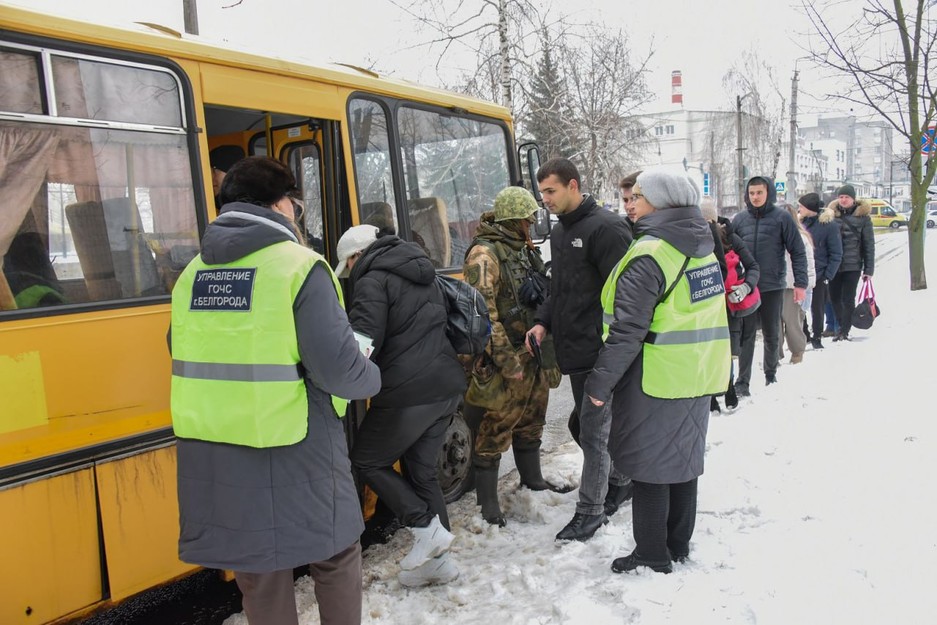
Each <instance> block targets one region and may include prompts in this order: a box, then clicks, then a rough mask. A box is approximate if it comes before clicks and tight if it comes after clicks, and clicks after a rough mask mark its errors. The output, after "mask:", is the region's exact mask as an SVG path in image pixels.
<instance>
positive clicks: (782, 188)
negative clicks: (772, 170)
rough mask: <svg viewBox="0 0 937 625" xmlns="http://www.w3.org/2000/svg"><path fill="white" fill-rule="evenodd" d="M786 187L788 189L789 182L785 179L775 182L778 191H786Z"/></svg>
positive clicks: (775, 188)
mask: <svg viewBox="0 0 937 625" xmlns="http://www.w3.org/2000/svg"><path fill="white" fill-rule="evenodd" d="M785 189H787V183H786V182H784V181H783V180H778V181H777V182H775V183H774V190H775V191H777V192H778V193H786V191H785Z"/></svg>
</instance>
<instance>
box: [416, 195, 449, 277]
mask: <svg viewBox="0 0 937 625" xmlns="http://www.w3.org/2000/svg"><path fill="white" fill-rule="evenodd" d="M407 208H408V210H409V211H410V230H411V231H412V232H413V238H414V239H417V237H419V238H421V239H422V241H423V246H424V247H425V248H426V254H427V255H428V256H429V258H430V260H432V261H433V265H435V267H436V268H437V269H445V268H447V267H449V265H450V261H451V258H452V250H451V245H452V242H451V236H450V234H449V218H448V215H447V213H446V203H445V202H444V201H443V200H442V198H439V197H434V196H430V197H420V198H414V199H412V200H410V201H409V202H408V206H407Z"/></svg>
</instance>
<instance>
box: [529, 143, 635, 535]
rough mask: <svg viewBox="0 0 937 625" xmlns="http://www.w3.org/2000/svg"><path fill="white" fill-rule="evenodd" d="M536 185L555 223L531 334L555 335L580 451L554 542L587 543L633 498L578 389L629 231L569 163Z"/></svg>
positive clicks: (543, 171) (603, 421)
mask: <svg viewBox="0 0 937 625" xmlns="http://www.w3.org/2000/svg"><path fill="white" fill-rule="evenodd" d="M537 182H538V184H539V186H540V194H541V195H542V196H543V204H544V206H546V207H547V209H548V210H549V211H550V212H551V213H553V214H555V215H558V216H559V223H557V224H556V225H555V226H554V227H553V232H551V233H550V253H551V258H552V265H551V270H550V271H551V279H550V295H549V297H548V298H547V299H546V301H544V303H543V304H541V306H540V307H539V308H538V309H537V314H536V315H535V317H534V319H535V321H536V323H535V324H534V326H533V328H531V330H530V334H531V335H533V336H534V337H536V339H537V340H538V341H542V340H543V337H544V336H546V333H547V332H548V331H549V332H550V333H551V334H552V335H553V341H554V345H555V347H556V360H557V363H558V364H559V367H560V371H561V372H563V373H564V374H566V375H568V376H569V383H570V386H571V387H572V391H573V401H574V407H573V413H572V414H571V415H570V418H569V431H570V433H571V434H572V435H573V439H574V440H575V441H576V442H577V443H578V444H579V445H580V446H581V447H582V450H583V474H582V480H581V482H580V485H579V503H577V504H576V514H575V515H574V516H573V520H572V521H570V523H569V524H568V525H567V526H566V527H565V528H563V530H562V531H561V532H560V533H559V534H557V539H558V540H569V539H575V540H587V539H589V538H591V537H592V535H593V534H594V533H595V531H596V530H597V529H598V528H599V527H601V526H602V524H603V523H604V522H605V520H606V515H607V514H612V513H614V512H615V511H616V510H617V509H618V506H619V505H621V504H622V503H623V502H624V501H626V500H627V499H629V498H630V497H631V489H632V486H631V481H630V480H629V479H628V478H626V477H624V476H622V475H619V474H618V473H617V472H616V471H615V470H614V468H613V467H611V463H610V460H609V455H608V449H607V443H608V424H609V423H610V422H611V413H610V412H609V411H608V410H607V409H599V408H596V407H594V406H592V404H591V402H586V404H587V405H585V406H584V405H583V385H584V384H585V381H586V378H587V377H588V375H589V373H590V372H591V371H592V366H593V365H594V364H595V360H596V358H597V357H598V354H599V350H601V349H602V303H601V295H602V287H603V285H604V284H605V280H606V279H607V278H608V274H609V273H611V271H612V269H614V267H615V265H616V264H617V263H618V261H619V260H621V258H622V257H623V256H624V255H625V252H626V251H627V250H628V246H629V245H630V244H631V229H630V228H629V227H628V224H627V222H626V221H625V220H624V219H623V218H622V217H621V216H619V215H615V214H614V213H611V212H609V211H605V210H603V209H601V208H600V207H599V206H598V205H597V204H596V202H595V200H594V199H593V198H592V197H591V196H588V195H583V193H582V192H581V190H580V177H579V171H578V170H577V169H576V166H575V165H573V164H572V162H570V161H568V160H567V159H564V158H555V159H551V160H549V161H547V162H546V163H544V164H543V165H542V166H541V167H540V169H539V170H538V171H537ZM528 349H530V347H529V346H528ZM580 422H581V423H582V426H580ZM580 435H581V436H580Z"/></svg>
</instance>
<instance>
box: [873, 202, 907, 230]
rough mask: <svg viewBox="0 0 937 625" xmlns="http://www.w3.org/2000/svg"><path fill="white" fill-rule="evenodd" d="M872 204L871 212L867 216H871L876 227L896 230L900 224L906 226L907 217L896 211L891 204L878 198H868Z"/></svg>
mask: <svg viewBox="0 0 937 625" xmlns="http://www.w3.org/2000/svg"><path fill="white" fill-rule="evenodd" d="M867 201H868V202H869V203H870V204H871V205H872V212H871V213H869V216H870V217H871V218H872V225H873V226H875V227H876V228H892V229H893V230H897V229H898V228H900V227H901V226H905V227H907V225H908V218H907V217H906V216H905V215H903V214H901V213H899V212H898V211H896V210H895V209H894V208H893V207H892V205H891V204H889V203H888V202H886V201H885V200H880V199H878V198H869V199H868V200H867Z"/></svg>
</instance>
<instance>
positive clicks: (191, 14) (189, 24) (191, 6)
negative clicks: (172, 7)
mask: <svg viewBox="0 0 937 625" xmlns="http://www.w3.org/2000/svg"><path fill="white" fill-rule="evenodd" d="M182 13H183V19H184V20H185V32H187V33H188V34H190V35H197V34H198V8H197V7H196V6H195V0H182Z"/></svg>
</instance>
